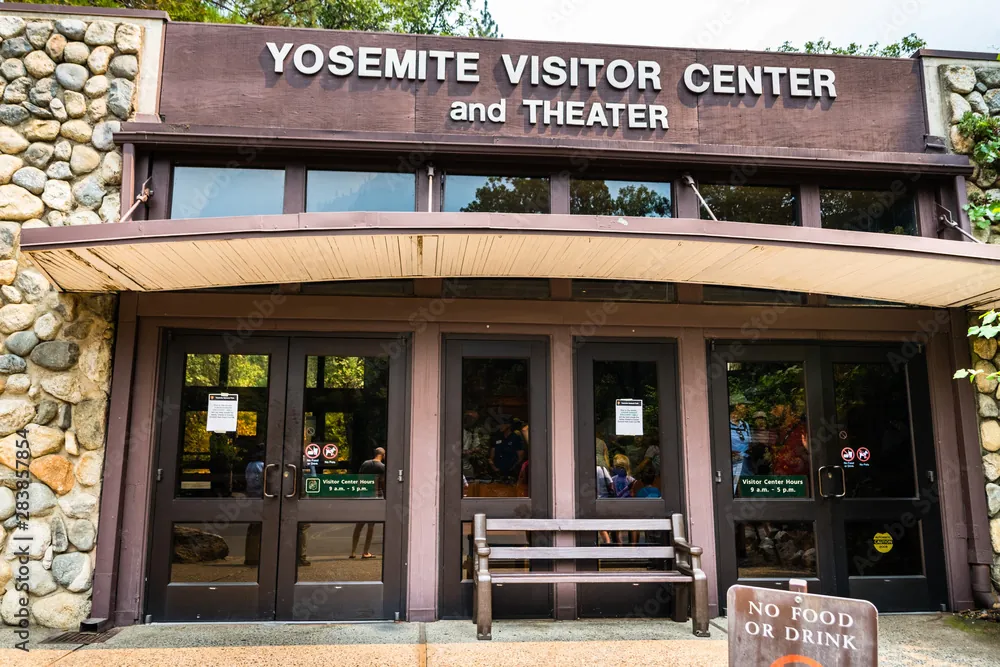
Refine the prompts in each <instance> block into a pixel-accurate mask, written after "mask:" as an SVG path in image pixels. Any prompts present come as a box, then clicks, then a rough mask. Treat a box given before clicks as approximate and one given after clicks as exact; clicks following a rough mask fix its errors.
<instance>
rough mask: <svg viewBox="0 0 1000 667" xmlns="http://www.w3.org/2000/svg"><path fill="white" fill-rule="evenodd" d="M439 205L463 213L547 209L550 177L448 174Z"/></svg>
mask: <svg viewBox="0 0 1000 667" xmlns="http://www.w3.org/2000/svg"><path fill="white" fill-rule="evenodd" d="M441 208H442V210H443V211H447V212H462V213H548V212H549V210H550V203H549V179H547V178H525V177H519V176H455V175H452V174H448V175H447V176H446V177H445V181H444V202H443V206H442V207H441Z"/></svg>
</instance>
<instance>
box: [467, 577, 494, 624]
mask: <svg viewBox="0 0 1000 667" xmlns="http://www.w3.org/2000/svg"><path fill="white" fill-rule="evenodd" d="M474 595H475V609H474V610H473V612H472V613H473V614H474V615H475V617H476V639H493V595H492V591H491V590H490V576H489V574H487V573H482V572H481V573H480V574H479V576H478V577H476V592H475V594H474Z"/></svg>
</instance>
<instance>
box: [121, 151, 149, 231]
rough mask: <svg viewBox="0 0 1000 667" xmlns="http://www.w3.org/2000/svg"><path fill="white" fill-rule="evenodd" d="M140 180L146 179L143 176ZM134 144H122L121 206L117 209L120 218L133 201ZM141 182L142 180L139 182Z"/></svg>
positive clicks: (134, 179) (134, 177)
mask: <svg viewBox="0 0 1000 667" xmlns="http://www.w3.org/2000/svg"><path fill="white" fill-rule="evenodd" d="M142 180H146V179H145V178H143V179H142ZM135 181H136V173H135V144H124V145H122V187H121V198H120V199H121V206H119V209H118V217H119V218H121V217H122V216H123V215H125V212H126V211H128V210H129V209H130V208H131V207H132V204H133V202H135V195H136V192H135ZM139 184H140V185H141V184H142V181H140V183H139Z"/></svg>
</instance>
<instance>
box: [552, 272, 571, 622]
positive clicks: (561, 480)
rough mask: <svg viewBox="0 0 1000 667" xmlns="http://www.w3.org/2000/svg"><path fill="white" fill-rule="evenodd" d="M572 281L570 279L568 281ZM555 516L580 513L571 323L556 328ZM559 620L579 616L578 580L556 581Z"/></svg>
mask: <svg viewBox="0 0 1000 667" xmlns="http://www.w3.org/2000/svg"><path fill="white" fill-rule="evenodd" d="M567 282H568V281H567ZM551 358H552V362H551V363H552V374H551V375H552V399H551V400H552V431H551V432H552V456H551V458H550V460H551V461H552V473H551V475H552V477H551V479H552V504H553V508H552V510H553V511H552V517H553V518H555V519H573V518H575V517H576V500H577V498H576V454H575V439H574V432H575V428H574V420H573V411H574V405H573V396H574V391H573V333H572V332H571V331H570V329H569V328H568V327H560V328H558V329H556V330H554V331H553V332H552V355H551ZM553 546H557V547H574V546H576V534H575V533H571V532H558V533H556V534H555V542H554V544H553ZM555 570H556V571H557V572H573V571H575V570H576V561H573V560H560V561H556V563H555ZM555 595H556V603H555V611H556V619H557V620H571V619H574V618H576V616H577V603H576V584H556V585H555Z"/></svg>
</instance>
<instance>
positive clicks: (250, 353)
mask: <svg viewBox="0 0 1000 667" xmlns="http://www.w3.org/2000/svg"><path fill="white" fill-rule="evenodd" d="M286 355H287V341H286V340H285V339H282V338H263V337H262V338H257V339H254V340H248V341H245V342H243V344H241V345H240V349H239V352H238V353H233V352H232V350H231V348H230V346H228V345H226V344H225V342H224V341H223V339H222V337H221V336H207V335H206V336H187V335H172V336H170V337H169V339H168V342H167V354H166V367H165V369H166V370H165V373H164V383H163V388H162V395H161V398H160V412H161V420H162V426H161V430H160V445H159V458H158V462H157V470H156V491H155V505H154V514H153V528H152V550H151V554H152V556H151V566H150V573H149V589H150V603H149V613H150V614H151V615H152V616H153V619H154V620H157V621H198V620H201V621H261V620H272V619H273V618H274V595H275V586H276V574H277V562H278V551H277V546H276V545H277V544H278V516H279V513H280V510H281V504H280V500H279V491H278V489H279V487H280V483H281V480H280V477H279V468H280V465H281V456H282V453H281V444H282V430H283V427H284V412H283V410H282V407H283V405H284V399H285V378H286V375H285V369H286V363H287V356H286Z"/></svg>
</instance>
